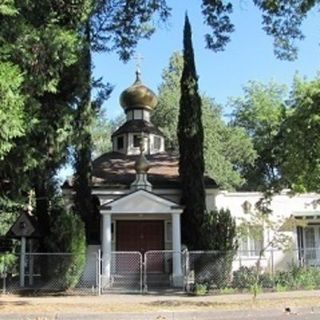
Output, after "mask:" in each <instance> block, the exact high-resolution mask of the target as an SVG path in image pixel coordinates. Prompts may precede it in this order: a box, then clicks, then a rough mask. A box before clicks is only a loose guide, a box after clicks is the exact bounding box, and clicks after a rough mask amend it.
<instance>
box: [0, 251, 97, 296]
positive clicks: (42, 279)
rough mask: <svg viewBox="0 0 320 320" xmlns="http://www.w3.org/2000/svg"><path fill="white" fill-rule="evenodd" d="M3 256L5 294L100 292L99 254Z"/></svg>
mask: <svg viewBox="0 0 320 320" xmlns="http://www.w3.org/2000/svg"><path fill="white" fill-rule="evenodd" d="M0 256H1V262H0V271H1V282H2V291H3V293H23V292H33V293H37V294H57V293H66V294H75V295H83V294H84V295H87V294H90V295H92V294H98V293H99V283H98V282H99V257H98V253H97V254H90V255H87V254H80V255H79V254H78V255H73V254H70V253H26V254H23V255H20V254H3V253H2V254H1V255H0ZM86 261H90V262H91V263H89V264H88V263H87V264H86Z"/></svg>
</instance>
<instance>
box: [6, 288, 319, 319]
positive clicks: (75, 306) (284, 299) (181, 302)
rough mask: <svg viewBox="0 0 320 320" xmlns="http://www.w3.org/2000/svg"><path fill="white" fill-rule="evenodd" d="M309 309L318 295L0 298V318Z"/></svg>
mask: <svg viewBox="0 0 320 320" xmlns="http://www.w3.org/2000/svg"><path fill="white" fill-rule="evenodd" d="M301 307H304V308H306V307H310V308H311V309H315V310H320V291H292V292H281V293H263V294H260V295H258V297H257V299H256V300H255V301H253V299H252V295H250V294H236V295H209V296H203V297H190V296H185V295H181V294H180V295H179V294H177V295H149V294H148V295H138V294H137V295H130V294H121V295H119V294H106V295H102V296H85V297H84V296H67V297H66V296H61V297H20V296H17V295H2V296H0V314H21V313H23V314H25V315H26V314H38V313H44V314H51V315H54V314H57V313H78V314H80V313H86V314H90V313H92V314H97V313H106V312H108V313H109V312H132V313H134V312H140V313H143V312H167V311H170V312H172V311H210V310H267V309H273V310H275V309H279V310H285V308H290V309H291V310H294V309H295V308H301Z"/></svg>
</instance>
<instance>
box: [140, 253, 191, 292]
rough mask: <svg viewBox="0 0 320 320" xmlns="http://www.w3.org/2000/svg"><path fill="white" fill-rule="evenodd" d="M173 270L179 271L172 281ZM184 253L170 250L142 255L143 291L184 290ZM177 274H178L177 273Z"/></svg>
mask: <svg viewBox="0 0 320 320" xmlns="http://www.w3.org/2000/svg"><path fill="white" fill-rule="evenodd" d="M175 268H176V269H179V271H180V274H178V276H177V277H178V278H177V279H174V275H175V273H177V272H175ZM184 269H185V253H183V252H174V251H172V250H162V251H148V252H146V253H145V255H144V281H143V283H144V291H145V292H148V291H151V292H152V291H158V290H163V289H166V288H176V289H179V290H183V289H184V274H183V270H184ZM178 273H179V272H178Z"/></svg>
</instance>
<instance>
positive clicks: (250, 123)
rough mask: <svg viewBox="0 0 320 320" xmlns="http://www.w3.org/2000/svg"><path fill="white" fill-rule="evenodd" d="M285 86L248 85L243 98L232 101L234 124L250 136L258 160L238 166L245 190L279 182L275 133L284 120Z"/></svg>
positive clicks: (279, 160)
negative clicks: (243, 179) (244, 181)
mask: <svg viewBox="0 0 320 320" xmlns="http://www.w3.org/2000/svg"><path fill="white" fill-rule="evenodd" d="M286 92H287V91H286V87H285V86H283V85H279V84H276V83H274V82H270V83H268V84H262V83H259V82H254V81H253V82H249V84H248V85H246V86H245V87H244V97H239V98H232V99H231V100H230V105H231V106H232V107H233V108H234V114H233V116H234V120H233V125H236V126H239V127H242V128H244V129H245V131H246V132H247V134H248V135H249V136H250V137H251V139H252V142H253V145H254V149H255V150H256V152H257V155H258V157H257V158H256V160H255V161H254V163H252V164H249V165H243V166H241V171H242V173H243V175H244V177H245V180H246V183H245V184H244V186H243V189H245V190H265V189H267V188H269V187H271V186H275V185H276V184H277V183H278V182H280V180H281V177H282V175H281V165H280V163H281V159H279V157H278V155H277V152H278V146H279V143H280V141H276V140H277V139H278V132H279V129H280V126H281V124H282V122H283V120H284V117H285V105H284V99H285V97H286Z"/></svg>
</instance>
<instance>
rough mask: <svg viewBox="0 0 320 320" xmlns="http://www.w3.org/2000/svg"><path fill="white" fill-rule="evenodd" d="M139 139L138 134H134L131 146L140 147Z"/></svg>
mask: <svg viewBox="0 0 320 320" xmlns="http://www.w3.org/2000/svg"><path fill="white" fill-rule="evenodd" d="M140 138H141V136H140V135H138V134H134V135H133V146H134V147H135V148H139V147H140Z"/></svg>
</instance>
